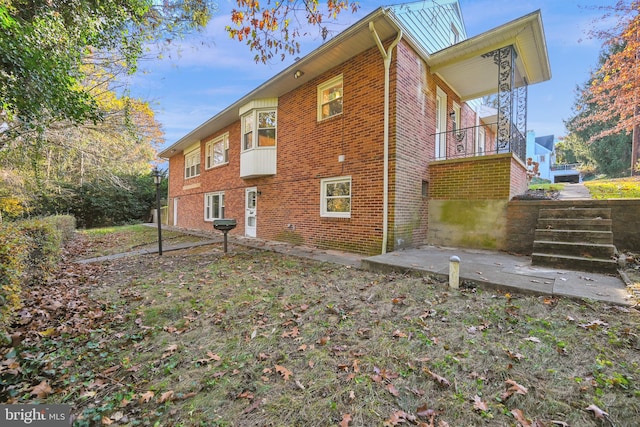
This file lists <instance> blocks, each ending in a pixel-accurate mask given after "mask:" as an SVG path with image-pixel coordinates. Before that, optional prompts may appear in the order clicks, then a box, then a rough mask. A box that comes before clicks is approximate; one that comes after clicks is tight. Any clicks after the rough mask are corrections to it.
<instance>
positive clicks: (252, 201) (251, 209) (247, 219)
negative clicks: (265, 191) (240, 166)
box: [244, 187, 258, 237]
mask: <svg viewBox="0 0 640 427" xmlns="http://www.w3.org/2000/svg"><path fill="white" fill-rule="evenodd" d="M257 206H258V191H257V190H256V187H251V188H247V189H246V190H245V213H244V224H245V225H244V235H245V236H248V237H256V225H257V218H256V210H257Z"/></svg>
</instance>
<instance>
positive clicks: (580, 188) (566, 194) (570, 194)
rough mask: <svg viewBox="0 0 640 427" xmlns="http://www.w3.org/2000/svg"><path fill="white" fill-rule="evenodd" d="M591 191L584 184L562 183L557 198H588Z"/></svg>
mask: <svg viewBox="0 0 640 427" xmlns="http://www.w3.org/2000/svg"><path fill="white" fill-rule="evenodd" d="M589 199H591V193H590V192H589V190H588V189H587V187H585V185H584V184H582V183H579V184H572V183H567V184H564V188H563V189H562V190H560V194H559V195H558V200H589Z"/></svg>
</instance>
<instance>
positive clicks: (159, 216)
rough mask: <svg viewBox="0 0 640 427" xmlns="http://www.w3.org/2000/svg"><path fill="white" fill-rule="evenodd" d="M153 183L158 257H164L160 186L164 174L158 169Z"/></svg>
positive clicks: (154, 171) (154, 172)
mask: <svg viewBox="0 0 640 427" xmlns="http://www.w3.org/2000/svg"><path fill="white" fill-rule="evenodd" d="M153 183H154V184H155V185H156V210H157V215H156V216H157V218H156V219H157V221H158V255H162V213H161V211H160V184H162V174H161V173H160V171H159V170H158V168H157V167H155V168H154V169H153Z"/></svg>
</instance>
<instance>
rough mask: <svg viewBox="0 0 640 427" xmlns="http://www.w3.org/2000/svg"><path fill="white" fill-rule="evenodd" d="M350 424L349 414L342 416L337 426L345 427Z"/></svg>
mask: <svg viewBox="0 0 640 427" xmlns="http://www.w3.org/2000/svg"><path fill="white" fill-rule="evenodd" d="M350 423H351V414H344V415H343V416H342V421H340V424H338V425H339V426H340V427H347V426H348V425H349V424H350Z"/></svg>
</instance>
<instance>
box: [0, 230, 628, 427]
mask: <svg viewBox="0 0 640 427" xmlns="http://www.w3.org/2000/svg"><path fill="white" fill-rule="evenodd" d="M112 232H115V233H117V232H119V231H118V230H117V229H116V230H113V231H112ZM112 232H109V233H106V234H100V233H96V232H94V233H80V234H79V235H78V238H77V239H75V241H74V242H73V244H72V245H70V246H69V248H68V251H69V253H68V260H67V261H68V262H67V263H65V264H64V265H63V266H61V271H60V273H59V275H58V277H57V278H56V280H54V281H52V282H51V283H48V284H46V285H43V286H42V287H40V288H39V287H35V288H32V289H28V290H26V291H25V301H26V304H27V306H26V307H25V310H23V311H22V312H21V313H20V315H19V316H18V319H17V323H16V328H15V332H14V336H13V343H14V346H13V347H11V348H4V349H3V350H2V352H3V353H2V354H3V359H2V360H1V361H0V376H1V378H2V380H3V382H2V386H1V388H0V400H1V401H3V402H9V403H33V402H44V403H49V404H53V403H66V404H69V405H71V406H72V410H73V414H74V416H75V417H76V419H75V422H74V425H77V426H83V425H87V426H88V425H119V426H120V425H127V426H138V425H141V426H395V425H418V426H432V427H436V426H438V427H445V426H478V425H490V426H531V427H534V426H537V427H540V426H567V425H570V426H580V427H584V426H608V425H615V426H618V427H623V426H637V425H638V424H637V420H638V419H640V383H639V380H640V339H639V334H640V331H639V330H638V322H639V320H640V313H639V312H638V310H636V309H629V308H622V307H613V306H607V305H603V304H600V303H597V302H594V301H574V300H569V299H563V298H551V297H548V296H531V295H517V294H504V293H499V292H496V291H493V290H484V289H481V288H475V287H471V286H464V287H463V288H462V289H460V290H457V291H453V290H449V289H448V288H447V287H446V285H445V284H444V283H441V282H438V281H437V280H435V279H433V278H431V277H428V276H421V275H405V274H379V273H372V272H366V271H360V270H357V269H353V268H347V267H344V266H339V265H334V264H328V263H318V262H314V261H311V260H307V259H299V258H295V257H291V256H286V255H282V254H278V253H272V252H267V251H260V250H257V249H251V248H247V247H242V246H236V245H231V246H230V248H229V249H230V250H229V253H228V254H226V255H225V254H223V253H222V252H221V248H220V247H219V245H215V246H201V247H198V248H194V249H190V250H181V251H171V252H166V253H165V254H164V255H163V256H162V257H159V256H157V255H144V256H138V257H129V258H123V259H119V260H117V261H111V262H105V263H101V264H89V265H79V264H73V263H72V262H71V261H72V260H73V259H74V258H84V257H87V254H91V256H93V255H92V254H93V253H94V250H93V249H92V248H93V247H94V245H95V244H96V243H95V242H100V243H99V245H100V246H101V248H102V249H101V251H102V252H103V253H104V252H108V251H109V249H108V246H109V244H110V242H111V243H113V244H114V245H118V244H117V241H118V239H110V238H106V239H105V236H110V235H111V234H112ZM153 232H154V230H153V229H148V231H147V233H148V234H145V232H144V231H143V232H141V234H140V235H139V237H138V238H139V239H141V241H146V239H147V238H148V239H149V240H151V238H152V236H153ZM118 247H119V246H118Z"/></svg>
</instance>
